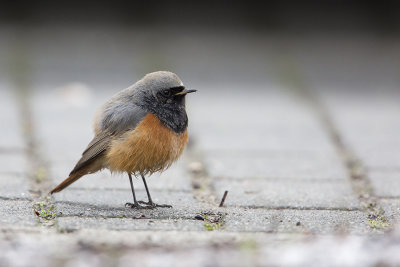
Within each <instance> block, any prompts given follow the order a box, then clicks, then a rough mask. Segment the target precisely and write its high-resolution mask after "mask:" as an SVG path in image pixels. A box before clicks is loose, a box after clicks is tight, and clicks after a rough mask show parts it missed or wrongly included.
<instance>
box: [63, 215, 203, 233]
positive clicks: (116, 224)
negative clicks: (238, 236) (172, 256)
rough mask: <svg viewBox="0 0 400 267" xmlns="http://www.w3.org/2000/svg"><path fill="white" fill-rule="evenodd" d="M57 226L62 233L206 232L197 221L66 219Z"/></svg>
mask: <svg viewBox="0 0 400 267" xmlns="http://www.w3.org/2000/svg"><path fill="white" fill-rule="evenodd" d="M57 226H58V229H59V230H61V231H63V230H66V231H70V230H79V229H88V228H89V229H90V228H94V229H107V230H129V231H140V230H145V231H156V230H163V231H166V230H168V231H206V230H205V228H204V226H203V222H202V221H198V220H195V219H192V220H182V219H170V220H158V219H133V218H88V217H64V218H58V219H57Z"/></svg>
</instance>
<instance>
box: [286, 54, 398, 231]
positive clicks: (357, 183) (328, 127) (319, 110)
mask: <svg viewBox="0 0 400 267" xmlns="http://www.w3.org/2000/svg"><path fill="white" fill-rule="evenodd" d="M286 54H287V53H286ZM287 59H288V58H286V61H285V62H281V63H283V64H281V68H280V78H281V82H282V83H286V85H287V88H289V89H291V92H292V93H294V94H296V95H297V96H298V97H299V98H300V99H301V100H302V101H303V102H304V103H306V104H308V106H309V107H310V108H311V109H312V110H313V111H314V113H315V114H316V115H317V116H318V119H319V121H320V122H321V124H322V125H323V127H324V129H325V131H326V132H327V134H328V135H329V137H330V139H331V141H332V143H333V144H334V146H335V148H336V150H337V152H338V154H339V156H341V159H342V161H343V164H344V165H345V166H346V170H347V173H348V176H349V178H350V179H349V180H350V184H351V187H352V189H353V192H354V194H356V195H357V197H358V199H359V203H360V206H361V208H362V210H363V211H364V212H365V213H366V214H367V218H368V220H369V226H370V227H371V228H373V229H376V230H383V229H386V228H388V227H389V226H390V224H389V223H388V221H387V219H386V218H385V217H384V210H383V208H382V207H381V205H380V203H379V198H378V197H377V196H376V195H375V193H374V190H373V187H372V184H371V182H370V180H369V178H368V174H367V170H366V167H365V166H364V164H363V163H362V161H361V160H360V159H359V158H358V157H357V156H356V155H355V153H354V152H353V151H352V150H351V149H350V148H349V147H348V146H347V145H346V144H345V143H344V142H343V137H342V135H341V133H340V132H339V130H338V129H337V127H336V126H335V123H334V122H333V118H332V116H331V114H330V112H329V111H328V109H327V108H326V106H325V105H324V103H323V102H322V101H321V100H320V99H319V98H318V96H317V95H316V93H315V92H313V90H312V89H311V88H310V86H309V85H307V83H306V81H305V80H304V77H303V75H302V74H301V71H300V69H299V67H297V65H296V64H295V62H293V61H290V60H287ZM288 63H289V64H288Z"/></svg>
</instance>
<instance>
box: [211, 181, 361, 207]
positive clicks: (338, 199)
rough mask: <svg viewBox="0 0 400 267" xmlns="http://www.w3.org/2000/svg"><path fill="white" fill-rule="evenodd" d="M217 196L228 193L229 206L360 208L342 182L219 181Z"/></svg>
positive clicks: (355, 198) (350, 191)
mask: <svg viewBox="0 0 400 267" xmlns="http://www.w3.org/2000/svg"><path fill="white" fill-rule="evenodd" d="M214 185H215V191H216V192H217V195H222V194H223V192H224V191H225V190H228V191H229V193H228V197H227V198H226V201H225V205H227V206H244V207H246V206H257V207H270V208H271V207H272V208H282V207H296V208H315V209H318V208H324V209H330V208H334V209H358V208H359V204H358V200H357V197H356V196H355V195H354V194H353V192H352V190H351V188H350V185H349V184H348V183H347V182H343V181H329V182H320V181H301V180H298V179H292V180H289V179H273V180H265V179H251V178H250V179H244V180H232V179H216V180H215V181H214Z"/></svg>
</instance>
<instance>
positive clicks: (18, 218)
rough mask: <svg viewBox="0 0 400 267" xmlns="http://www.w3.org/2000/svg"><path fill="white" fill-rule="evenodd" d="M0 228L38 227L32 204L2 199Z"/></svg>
mask: <svg viewBox="0 0 400 267" xmlns="http://www.w3.org/2000/svg"><path fill="white" fill-rule="evenodd" d="M0 215H1V216H0V228H16V227H33V226H36V225H37V221H36V217H35V215H34V213H33V209H32V202H30V201H24V200H2V199H0Z"/></svg>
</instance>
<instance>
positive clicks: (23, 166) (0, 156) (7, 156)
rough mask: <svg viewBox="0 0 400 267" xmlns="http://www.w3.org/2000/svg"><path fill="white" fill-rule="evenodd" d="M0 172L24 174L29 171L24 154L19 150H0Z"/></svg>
mask: <svg viewBox="0 0 400 267" xmlns="http://www.w3.org/2000/svg"><path fill="white" fill-rule="evenodd" d="M0 162H3V164H1V165H0V173H12V174H18V175H26V174H27V173H28V171H29V165H28V162H27V159H26V156H25V155H24V154H23V153H22V151H20V152H10V151H7V150H5V151H4V152H0Z"/></svg>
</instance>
